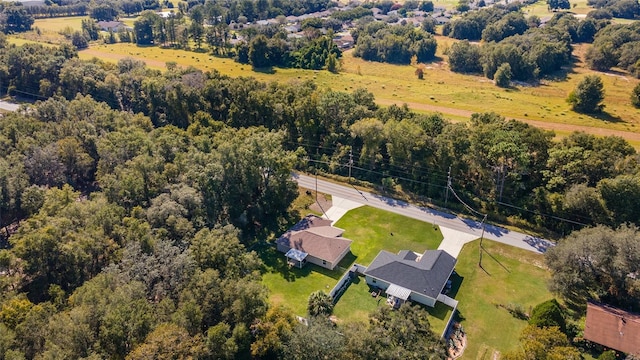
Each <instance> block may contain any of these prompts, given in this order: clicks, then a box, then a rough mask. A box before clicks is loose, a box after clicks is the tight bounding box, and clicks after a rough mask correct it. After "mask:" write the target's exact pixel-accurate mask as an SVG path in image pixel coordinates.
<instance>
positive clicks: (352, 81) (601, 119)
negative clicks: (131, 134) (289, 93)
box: [10, 0, 640, 148]
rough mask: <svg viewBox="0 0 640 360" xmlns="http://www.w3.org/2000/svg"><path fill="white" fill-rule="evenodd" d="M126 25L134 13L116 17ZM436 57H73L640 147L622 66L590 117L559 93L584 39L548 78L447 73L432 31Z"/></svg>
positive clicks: (575, 70)
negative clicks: (318, 62) (191, 71)
mask: <svg viewBox="0 0 640 360" xmlns="http://www.w3.org/2000/svg"><path fill="white" fill-rule="evenodd" d="M586 1H587V0H578V1H572V4H573V3H575V4H576V6H575V7H573V8H572V9H571V11H572V12H575V13H578V14H583V13H587V12H588V11H589V10H590V8H589V7H588V6H587V4H586ZM434 3H435V4H436V5H445V6H449V5H452V4H455V3H457V0H436V1H434ZM525 11H526V12H528V13H529V14H536V15H538V16H540V17H543V16H549V15H551V14H552V13H550V12H549V11H548V10H547V8H546V2H545V1H539V2H538V3H536V4H534V5H531V6H529V7H527V8H525ZM83 18H84V17H71V18H54V19H39V20H37V21H36V23H35V24H34V26H35V27H37V29H39V31H32V32H29V33H26V34H22V35H20V36H21V37H20V38H18V39H16V38H15V37H11V38H10V39H11V41H12V42H13V43H18V44H20V43H25V42H29V41H39V42H45V43H56V42H59V41H64V37H63V36H62V35H60V32H61V31H64V30H65V28H67V27H69V28H72V29H80V27H81V21H82V19H83ZM122 20H123V21H124V22H125V23H127V24H128V25H133V22H134V21H135V19H134V18H124V19H122ZM437 40H438V52H437V56H438V58H437V60H436V61H434V62H431V63H427V64H424V65H423V66H424V67H425V76H424V80H418V79H417V77H416V76H415V74H414V72H415V67H413V66H409V65H391V64H384V63H376V62H368V61H363V60H362V59H359V58H355V57H354V56H353V55H352V53H353V51H347V52H345V53H344V54H343V58H342V69H341V71H340V73H339V74H332V73H329V72H327V71H310V70H300V69H280V68H274V69H271V70H270V71H254V70H253V69H252V68H251V66H250V65H243V64H239V63H236V62H234V61H233V59H226V58H217V57H213V56H211V55H209V54H207V53H204V52H195V51H185V50H175V49H163V48H159V47H138V46H136V45H135V44H127V43H123V44H113V45H105V44H100V43H94V44H92V45H91V47H90V48H89V49H86V50H83V51H81V52H80V57H81V58H84V59H90V58H93V57H97V58H100V59H103V60H105V61H111V62H117V61H118V60H120V59H122V58H124V57H134V58H136V59H140V60H144V61H145V62H146V63H147V64H148V66H150V67H152V68H155V69H164V68H165V67H166V63H167V62H170V61H173V62H176V63H177V64H178V65H179V66H183V67H188V66H194V67H196V68H198V69H201V70H203V71H211V70H214V69H215V70H217V71H220V72H221V73H222V74H225V75H229V76H253V77H256V78H258V79H260V80H262V81H279V82H288V81H304V80H313V81H314V82H316V83H317V84H318V86H319V87H320V88H330V89H334V90H341V91H352V90H354V89H356V88H359V87H364V88H367V89H368V90H369V91H371V92H372V93H373V94H374V95H375V97H376V99H377V101H378V103H379V104H380V105H382V106H388V105H391V104H403V103H406V104H408V105H409V107H410V108H412V109H413V110H415V111H418V112H434V111H435V112H440V113H442V114H444V115H445V116H446V117H447V118H449V119H451V120H452V121H464V120H466V119H468V118H469V116H470V115H471V114H472V113H474V112H486V111H494V112H497V113H499V114H501V115H503V116H505V117H507V118H515V119H519V120H522V121H526V122H529V123H530V124H532V125H534V126H538V127H542V128H545V129H548V130H553V131H555V132H556V134H557V135H558V136H559V137H562V136H566V135H567V134H569V133H571V132H572V131H574V130H579V131H585V132H588V133H592V134H596V135H601V136H603V135H618V136H622V137H624V138H625V139H627V140H628V141H630V142H631V144H632V145H634V146H635V147H636V148H640V112H639V111H638V110H637V109H634V108H633V107H632V106H631V104H630V93H631V90H632V89H633V87H634V86H635V85H636V84H637V83H638V79H635V78H633V77H631V76H628V75H627V74H626V73H624V72H619V71H618V72H616V71H613V72H610V73H598V75H600V76H601V77H602V80H603V82H604V85H605V100H604V104H605V105H606V107H605V113H604V114H602V115H600V116H597V117H594V116H588V115H582V114H578V113H575V112H573V111H571V110H570V108H569V105H568V104H567V103H566V101H565V99H566V97H567V95H568V94H569V92H570V91H571V90H572V89H573V88H574V87H575V85H576V84H577V83H578V82H579V81H580V80H581V79H582V78H583V77H584V76H585V75H587V74H593V73H594V71H592V70H589V69H587V68H586V67H585V66H584V63H583V58H584V53H585V51H586V49H587V48H588V46H589V45H584V44H580V45H576V46H575V47H574V56H575V63H574V66H573V67H571V68H567V69H566V70H565V72H564V73H562V74H558V76H557V78H556V79H553V80H542V81H541V82H540V83H539V84H524V83H523V84H516V86H513V87H512V88H510V89H501V88H498V87H496V86H495V85H494V84H493V82H492V81H491V80H489V79H487V78H485V77H482V76H474V75H463V74H457V73H453V72H451V71H450V70H449V67H448V64H447V56H446V55H445V53H446V50H447V49H448V48H449V47H450V46H451V44H452V43H453V42H455V41H456V40H453V39H451V38H448V37H443V36H437Z"/></svg>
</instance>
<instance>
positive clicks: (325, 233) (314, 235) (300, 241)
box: [276, 215, 351, 270]
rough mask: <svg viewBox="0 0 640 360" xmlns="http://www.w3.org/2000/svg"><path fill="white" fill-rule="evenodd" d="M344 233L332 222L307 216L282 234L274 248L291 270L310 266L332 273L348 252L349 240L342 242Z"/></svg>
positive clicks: (314, 216) (344, 239)
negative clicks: (291, 267)
mask: <svg viewBox="0 0 640 360" xmlns="http://www.w3.org/2000/svg"><path fill="white" fill-rule="evenodd" d="M343 233H344V230H343V229H340V228H337V227H334V226H332V225H331V220H327V219H323V218H321V217H319V216H316V215H307V216H306V217H304V218H303V219H302V220H300V221H299V222H298V223H297V224H295V225H294V226H293V227H292V228H291V229H289V230H287V232H285V233H284V234H282V236H280V237H279V238H278V239H277V240H276V246H277V249H278V251H280V252H283V253H285V256H286V257H287V259H288V262H289V264H290V265H292V266H296V267H303V266H304V265H305V264H306V263H307V262H309V263H312V264H316V265H318V266H322V267H324V268H327V269H330V270H333V269H334V268H335V267H336V266H337V265H338V263H339V262H340V261H341V260H342V259H343V258H344V257H345V255H347V253H349V251H351V240H349V239H346V238H343V237H342V234H343Z"/></svg>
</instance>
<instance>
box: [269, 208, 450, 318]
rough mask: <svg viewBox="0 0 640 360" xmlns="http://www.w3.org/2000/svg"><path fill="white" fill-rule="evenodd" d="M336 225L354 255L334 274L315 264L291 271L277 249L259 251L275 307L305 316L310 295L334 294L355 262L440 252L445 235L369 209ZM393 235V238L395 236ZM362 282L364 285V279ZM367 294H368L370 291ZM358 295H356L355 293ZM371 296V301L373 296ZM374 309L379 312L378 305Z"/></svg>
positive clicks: (422, 224) (423, 224)
mask: <svg viewBox="0 0 640 360" xmlns="http://www.w3.org/2000/svg"><path fill="white" fill-rule="evenodd" d="M336 226H338V227H340V228H342V229H345V233H344V237H346V238H348V239H351V240H353V243H352V244H351V253H350V254H347V256H346V257H345V258H344V259H343V261H342V262H341V263H340V264H339V265H338V267H337V268H336V270H334V271H329V270H327V269H324V268H321V267H319V266H316V265H313V264H307V266H305V267H304V268H302V269H297V268H289V266H288V265H287V263H286V260H285V257H284V254H282V253H280V252H278V251H276V249H275V246H268V247H264V248H262V249H259V254H260V257H261V258H262V260H263V262H264V263H265V267H264V271H263V277H262V281H263V283H264V284H265V285H266V286H267V287H268V288H269V290H270V297H269V299H270V301H271V303H272V304H283V305H286V306H287V307H289V308H290V309H291V310H293V312H294V313H295V314H297V315H301V316H304V315H305V314H306V312H307V299H308V298H309V295H310V294H311V293H312V292H314V291H317V290H323V291H325V292H327V293H328V292H329V291H331V289H333V287H334V286H335V285H336V283H337V282H338V279H340V277H341V276H342V275H343V274H344V272H345V271H346V269H347V268H348V267H349V266H350V265H351V264H353V263H354V262H357V263H359V264H362V265H365V266H366V265H369V263H371V261H372V260H373V258H374V257H375V256H376V255H377V254H378V252H379V251H380V250H383V249H384V250H388V251H391V252H398V251H399V250H402V249H409V250H413V251H416V252H424V251H425V250H427V249H436V248H437V247H438V245H440V242H441V241H442V234H441V233H440V231H439V230H436V229H434V227H433V225H432V224H430V223H426V222H422V221H419V220H414V219H410V218H406V217H403V216H400V215H396V214H393V213H389V212H387V211H383V210H379V209H375V208H371V207H368V206H365V207H361V208H358V209H355V210H351V211H350V212H348V213H347V214H346V215H345V216H344V217H343V218H342V219H340V221H338V223H337V224H336ZM392 232H393V235H391V233H392ZM362 282H363V283H364V280H363V281H362ZM364 286H366V284H365V285H364ZM350 291H351V289H349V291H347V293H350ZM365 292H366V293H367V294H368V291H365ZM354 295H356V294H355V292H354ZM356 296H357V295H356ZM368 296H369V298H371V296H370V295H368ZM343 300H345V303H344V304H346V306H347V307H348V308H350V307H351V306H348V303H349V299H348V298H343V299H341V300H340V302H342V301H343ZM340 302H338V307H337V308H336V311H339V307H340V306H342V305H341V303H340ZM376 305H377V300H376ZM370 308H371V309H375V306H373V307H370ZM345 312H349V311H348V310H347V311H345ZM338 314H341V312H338V313H337V316H338ZM342 314H344V313H342ZM367 315H368V311H366V312H364V313H361V314H360V315H354V316H345V318H346V320H356V319H365V320H366V318H367ZM339 317H340V316H339Z"/></svg>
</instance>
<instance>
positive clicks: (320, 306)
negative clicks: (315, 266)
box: [307, 290, 333, 316]
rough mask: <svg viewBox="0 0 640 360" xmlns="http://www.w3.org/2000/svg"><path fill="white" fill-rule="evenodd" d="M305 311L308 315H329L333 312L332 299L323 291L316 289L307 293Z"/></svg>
mask: <svg viewBox="0 0 640 360" xmlns="http://www.w3.org/2000/svg"><path fill="white" fill-rule="evenodd" d="M307 311H308V312H309V316H319V315H323V316H329V315H331V313H332V312H333V299H332V298H331V296H329V295H328V294H327V293H325V292H324V291H322V290H318V291H316V292H314V293H312V294H311V295H309V305H308V306H307Z"/></svg>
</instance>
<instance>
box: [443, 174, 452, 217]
mask: <svg viewBox="0 0 640 360" xmlns="http://www.w3.org/2000/svg"><path fill="white" fill-rule="evenodd" d="M450 187H451V166H449V172H447V193H446V194H445V196H444V207H445V208H446V207H447V201H448V200H449V188H450Z"/></svg>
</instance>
